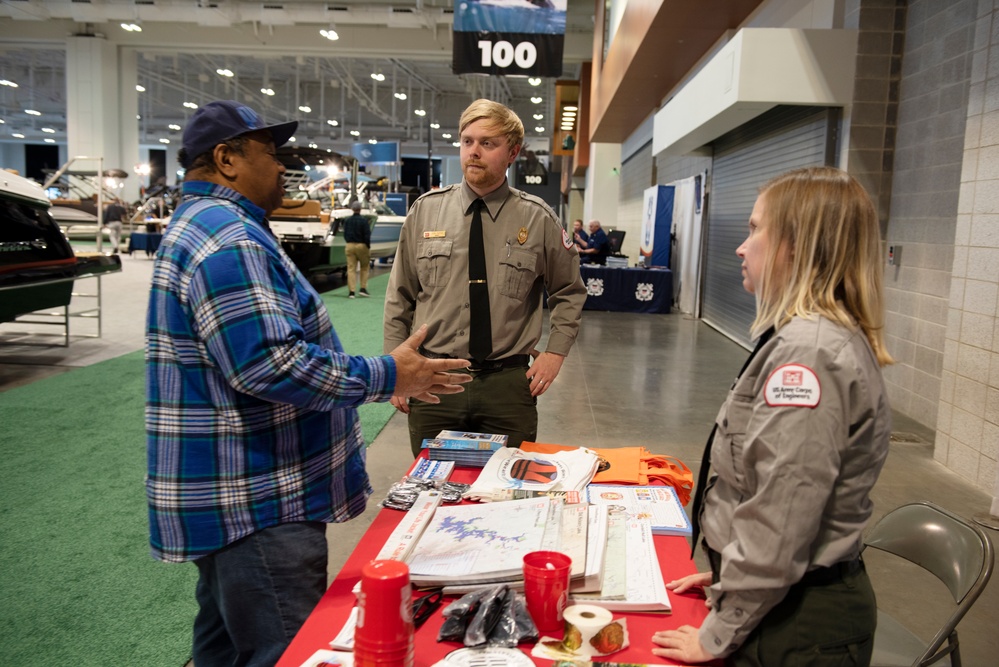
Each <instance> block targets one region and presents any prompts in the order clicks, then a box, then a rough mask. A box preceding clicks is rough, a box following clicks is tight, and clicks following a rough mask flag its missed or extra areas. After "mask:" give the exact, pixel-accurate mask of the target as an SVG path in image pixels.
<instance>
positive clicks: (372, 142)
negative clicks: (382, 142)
mask: <svg viewBox="0 0 999 667" xmlns="http://www.w3.org/2000/svg"><path fill="white" fill-rule="evenodd" d="M368 143H369V144H377V143H378V140H377V139H368Z"/></svg>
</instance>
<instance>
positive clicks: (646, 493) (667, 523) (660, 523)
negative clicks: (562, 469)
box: [586, 484, 691, 535]
mask: <svg viewBox="0 0 999 667" xmlns="http://www.w3.org/2000/svg"><path fill="white" fill-rule="evenodd" d="M586 499H587V500H588V501H589V502H591V503H595V504H599V505H611V506H614V505H617V506H620V507H622V508H623V509H624V511H625V512H627V513H628V516H631V517H644V518H647V519H648V520H649V522H650V523H651V524H652V533H653V534H654V535H690V533H691V526H690V519H688V518H687V513H686V512H685V511H684V509H683V506H682V505H681V504H680V499H679V498H678V497H677V495H676V489H674V488H673V487H672V486H619V485H614V486H610V485H599V484H591V485H589V486H588V487H586Z"/></svg>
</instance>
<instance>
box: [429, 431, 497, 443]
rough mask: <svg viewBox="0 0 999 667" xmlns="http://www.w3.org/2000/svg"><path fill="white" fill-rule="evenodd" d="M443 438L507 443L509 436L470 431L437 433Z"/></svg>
mask: <svg viewBox="0 0 999 667" xmlns="http://www.w3.org/2000/svg"><path fill="white" fill-rule="evenodd" d="M437 437H438V438H440V439H441V440H479V441H485V442H496V443H499V444H500V445H506V443H507V441H508V440H509V439H510V438H509V436H506V435H501V434H499V433H469V432H468V431H441V432H440V433H438V434H437Z"/></svg>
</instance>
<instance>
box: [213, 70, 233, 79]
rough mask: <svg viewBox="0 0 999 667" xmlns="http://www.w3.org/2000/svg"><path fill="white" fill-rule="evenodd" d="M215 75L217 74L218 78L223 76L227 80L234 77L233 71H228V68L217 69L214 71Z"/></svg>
mask: <svg viewBox="0 0 999 667" xmlns="http://www.w3.org/2000/svg"><path fill="white" fill-rule="evenodd" d="M215 73H216V74H218V75H219V76H224V77H225V78H227V79H230V78H232V77H234V76H236V75H235V74H234V73H233V71H232V70H231V69H229V68H228V67H219V68H218V69H216V70H215Z"/></svg>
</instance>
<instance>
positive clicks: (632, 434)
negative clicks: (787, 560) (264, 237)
mask: <svg viewBox="0 0 999 667" xmlns="http://www.w3.org/2000/svg"><path fill="white" fill-rule="evenodd" d="M123 259H124V271H123V272H122V273H121V274H118V275H113V276H109V277H105V278H103V279H102V292H103V306H104V319H103V335H102V337H101V338H99V339H76V338H74V339H73V340H72V342H71V344H70V345H69V347H67V348H58V347H50V346H47V347H37V346H34V345H26V344H25V343H36V342H39V339H38V337H37V336H28V337H16V336H13V335H11V334H10V333H8V332H10V331H12V330H14V329H16V328H24V327H17V326H16V325H15V324H10V323H8V324H3V325H0V391H4V390H6V389H10V388H11V387H14V386H18V385H21V384H27V383H29V382H32V381H34V380H36V379H39V378H41V377H46V376H49V375H53V374H56V373H61V372H65V371H67V370H71V369H72V368H74V367H78V366H85V365H87V364H91V363H96V362H98V361H102V360H104V359H108V358H112V357H115V356H118V355H120V354H124V353H126V352H130V351H132V350H137V349H141V347H142V329H143V318H144V313H145V299H146V293H147V290H148V283H149V277H150V273H151V272H150V269H151V266H152V262H151V261H150V260H148V259H146V258H145V257H144V256H134V257H129V256H124V258H123ZM378 270H379V269H376V272H377V271H378ZM336 286H338V283H337V282H336V281H334V282H332V283H329V284H328V285H327V286H326V287H329V288H332V287H336ZM347 303H348V302H347V301H346V298H345V306H346V304H347ZM334 324H336V322H334ZM92 325H93V322H82V323H79V324H76V323H74V329H73V331H78V332H80V333H84V332H88V331H90V330H92ZM88 326H89V327H91V329H88ZM373 334H375V335H377V332H373ZM746 355H747V352H746V351H745V350H744V349H742V348H741V347H739V346H738V345H736V344H735V343H733V342H731V341H730V340H729V339H727V338H725V337H724V336H722V335H720V334H718V333H717V332H715V331H714V330H712V329H711V328H709V327H707V326H706V325H704V324H702V323H700V322H697V321H694V320H691V319H690V318H688V317H685V316H682V315H678V314H671V315H629V314H620V313H600V312H590V311H586V312H585V313H584V317H583V323H582V328H581V330H580V334H579V338H578V339H577V341H576V344H575V347H574V348H573V350H572V353H571V354H570V355H569V357H568V358H567V360H566V363H565V365H564V366H563V369H562V372H561V374H560V375H559V378H558V380H557V381H556V382H555V384H554V386H553V387H552V388H551V389H550V390H549V391H548V392H547V393H546V394H545V395H544V396H542V397H541V399H540V401H539V413H540V426H539V433H538V439H539V440H541V441H543V442H556V443H563V444H577V445H588V446H594V447H615V446H625V445H642V446H645V447H647V448H648V449H650V450H651V451H653V452H654V453H662V454H671V455H673V456H676V457H678V458H679V459H681V460H682V461H684V462H685V463H687V465H689V466H690V467H691V468H692V469H693V470H694V473H695V475H696V472H697V468H698V465H699V462H700V458H701V451H702V448H703V445H704V439H705V438H706V437H707V434H708V432H709V431H710V427H711V424H712V421H713V419H714V417H715V414H716V412H717V410H718V407H719V406H720V405H721V402H722V400H723V398H724V396H725V393H726V391H727V389H728V387H729V385H730V384H731V381H732V379H733V378H734V375H735V373H736V372H737V371H738V369H739V368H740V366H741V365H742V362H743V360H744V359H745V357H746ZM2 400H3V398H2V396H0V401H2ZM895 430H896V432H897V435H898V438H896V439H897V442H894V443H893V444H892V450H891V454H890V455H889V458H888V461H887V464H886V465H885V469H884V471H883V473H882V475H881V478H880V480H879V481H878V483H877V485H876V486H875V488H874V493H873V499H874V503H875V516H874V519H877V518H879V517H880V516H882V515H883V514H884V513H886V512H887V511H888V510H890V509H892V508H894V507H896V506H898V505H901V504H904V503H907V502H911V501H916V500H929V501H932V502H935V503H937V504H939V505H942V506H944V507H946V508H948V509H950V510H952V511H954V512H956V513H958V514H961V515H963V516H971V515H973V514H975V513H979V512H985V511H987V510H988V508H989V505H990V501H991V499H990V498H989V497H988V496H987V495H986V494H984V493H982V492H981V491H979V490H977V489H976V488H975V487H974V486H973V485H972V484H971V483H969V482H967V481H965V480H964V479H962V478H960V477H958V476H957V475H956V474H954V473H952V472H951V471H949V470H947V469H946V468H944V467H942V466H941V465H939V464H938V463H936V462H935V461H934V460H933V457H932V444H931V442H932V438H933V433H932V431H930V430H929V429H927V428H925V427H922V426H920V425H919V424H917V423H915V422H913V421H912V420H909V419H905V418H901V417H898V416H896V423H895ZM409 457H410V454H409V441H408V435H407V432H406V423H405V419H404V417H402V416H401V415H396V416H394V417H393V418H392V419H391V420H390V421H389V423H388V425H387V426H386V428H385V429H384V430H383V431H382V433H381V434H380V435H379V436H378V437H377V438H376V439H375V441H374V442H373V443H371V448H370V450H369V460H368V468H369V472H370V475H371V478H372V483H373V485H374V487H375V496H374V497H373V499H372V501H373V502H372V503H371V506H370V508H369V511H368V512H366V513H365V514H364V515H363V516H362V517H360V518H359V519H357V520H355V521H352V522H349V523H347V524H343V525H338V526H331V527H330V529H329V532H328V535H329V538H330V549H331V558H330V576H333V575H334V574H335V573H336V572H337V571H338V570H339V568H340V567H341V565H342V564H343V562H344V561H345V560H346V558H347V556H348V555H349V553H350V551H351V550H352V549H353V546H354V544H356V542H357V540H358V539H359V538H360V536H361V534H363V532H364V530H365V529H366V527H367V525H368V524H369V523H370V521H371V519H372V518H373V516H374V514H375V512H376V510H377V507H376V503H377V501H378V500H379V499H380V498H381V497H383V496H384V493H385V490H386V489H387V488H388V486H389V485H390V484H392V483H393V482H395V481H396V480H397V479H398V478H399V477H400V476H401V475H402V474H403V473H404V472H405V468H406V465H407V464H406V461H407V460H409ZM989 534H990V535H991V536H992V537H993V539H995V538H996V537H997V535H996V533H995V532H993V531H989ZM866 560H867V562H868V569H869V571H870V573H871V578H872V580H873V582H874V586H875V589H876V591H877V594H878V602H879V605H880V606H881V607H883V608H885V609H886V610H888V611H889V612H891V613H892V614H893V615H895V616H896V618H899V619H900V620H903V621H904V623H905V624H906V625H907V626H908V627H910V629H912V630H913V631H914V632H916V633H917V634H919V635H920V636H922V637H924V638H926V639H928V638H929V637H930V636H932V634H933V632H934V631H935V630H936V628H937V627H939V624H940V623H941V622H942V620H943V618H944V617H945V615H946V614H947V613H948V612H949V610H950V609H951V608H952V607H953V602H952V600H951V598H950V597H949V594H948V593H947V591H946V590H945V589H944V587H943V586H942V585H941V584H940V583H939V582H938V581H936V580H935V579H933V578H932V577H930V576H928V575H926V574H925V573H924V572H922V571H921V570H919V569H918V568H916V567H915V566H909V565H908V564H902V565H900V564H899V563H898V561H897V560H895V561H892V560H889V557H886V556H883V555H881V554H878V553H874V552H871V553H869V554H868V556H867V558H866ZM192 594H193V591H192ZM663 626H664V627H670V621H669V618H668V617H666V618H664V620H663ZM997 629H999V583H997V582H992V583H991V584H990V586H989V588H988V589H986V591H985V593H984V595H983V596H982V598H981V599H980V600H979V601H978V603H977V604H976V606H975V607H974V608H973V609H972V611H971V612H970V613H969V614H968V616H967V617H965V619H964V621H963V622H962V623H961V625H960V626H959V632H960V637H961V646H962V655H963V658H964V664H965V665H967V666H968V667H986V666H990V665H992V666H994V665H999V632H997ZM646 640H647V638H644V637H633V638H632V641H646Z"/></svg>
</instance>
